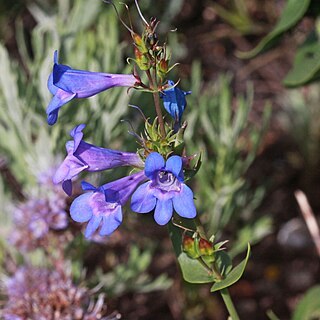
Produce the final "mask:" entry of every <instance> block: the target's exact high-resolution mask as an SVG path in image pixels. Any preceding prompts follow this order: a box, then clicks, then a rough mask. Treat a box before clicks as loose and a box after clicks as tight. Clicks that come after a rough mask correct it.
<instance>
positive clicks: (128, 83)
mask: <svg viewBox="0 0 320 320" xmlns="http://www.w3.org/2000/svg"><path fill="white" fill-rule="evenodd" d="M136 82H139V81H137V79H136V78H135V76H134V75H132V74H111V73H100V72H91V71H84V70H75V69H72V68H70V67H69V66H66V65H63V64H59V63H58V52H57V51H55V52H54V65H53V71H52V73H51V74H50V76H49V79H48V88H49V90H50V92H51V93H52V94H53V95H54V96H53V98H52V100H51V101H50V103H49V106H48V108H47V117H48V119H47V120H48V124H49V125H53V124H55V123H56V121H57V119H58V112H59V109H60V108H61V107H62V106H63V105H64V104H66V103H67V102H69V101H70V100H72V99H74V98H89V97H91V96H93V95H95V94H97V93H100V92H102V91H105V90H108V89H110V88H113V87H133V86H134V85H135V84H136Z"/></svg>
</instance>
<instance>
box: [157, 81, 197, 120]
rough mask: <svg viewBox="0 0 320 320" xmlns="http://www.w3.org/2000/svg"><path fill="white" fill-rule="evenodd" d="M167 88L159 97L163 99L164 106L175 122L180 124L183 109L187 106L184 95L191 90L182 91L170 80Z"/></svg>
mask: <svg viewBox="0 0 320 320" xmlns="http://www.w3.org/2000/svg"><path fill="white" fill-rule="evenodd" d="M168 85H169V88H168V89H166V90H164V91H163V93H162V94H161V95H160V97H161V98H162V100H163V105H164V108H165V109H166V110H167V112H168V113H169V114H170V115H171V117H172V118H173V119H174V120H175V122H176V123H177V124H179V125H180V124H181V118H182V114H183V111H184V109H185V108H186V106H187V101H186V98H185V96H186V95H188V94H190V93H191V91H187V92H186V91H183V90H181V89H179V88H178V87H176V86H175V84H174V82H173V81H172V80H168Z"/></svg>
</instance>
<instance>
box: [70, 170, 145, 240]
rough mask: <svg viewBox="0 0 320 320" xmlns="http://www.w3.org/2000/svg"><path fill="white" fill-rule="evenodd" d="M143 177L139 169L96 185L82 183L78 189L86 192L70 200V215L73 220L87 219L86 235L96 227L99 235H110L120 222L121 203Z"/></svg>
mask: <svg viewBox="0 0 320 320" xmlns="http://www.w3.org/2000/svg"><path fill="white" fill-rule="evenodd" d="M145 180H146V176H145V175H144V172H143V171H140V172H138V173H135V174H132V175H130V176H127V177H124V178H121V179H119V180H116V181H112V182H109V183H107V184H105V185H103V186H101V187H99V188H95V187H94V186H92V185H90V184H89V183H87V182H83V183H82V188H83V190H88V192H87V193H84V194H82V195H81V196H79V197H77V198H76V199H75V200H74V201H73V202H72V204H71V207H70V215H71V218H72V219H73V220H74V221H77V222H82V223H83V222H88V225H87V227H86V230H85V236H86V237H87V238H89V237H91V236H92V235H93V233H94V232H95V231H96V230H97V229H98V228H99V227H100V230H99V234H100V235H101V236H106V235H110V234H111V233H112V232H114V231H115V230H116V229H117V228H118V226H119V225H120V224H121V222H122V206H123V205H124V204H125V203H126V202H127V201H128V199H129V198H130V196H131V194H132V192H133V191H134V190H135V189H136V188H137V186H138V185H139V184H140V183H141V182H143V181H145Z"/></svg>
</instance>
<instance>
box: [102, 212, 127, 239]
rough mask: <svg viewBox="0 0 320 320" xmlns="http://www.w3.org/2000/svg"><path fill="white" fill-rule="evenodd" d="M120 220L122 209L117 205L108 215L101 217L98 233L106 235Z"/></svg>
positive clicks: (113, 229)
mask: <svg viewBox="0 0 320 320" xmlns="http://www.w3.org/2000/svg"><path fill="white" fill-rule="evenodd" d="M121 222H122V209H121V206H117V207H116V209H115V210H114V211H113V212H112V213H110V214H109V215H104V216H103V217H102V226H101V229H100V232H99V234H100V235H101V236H108V235H110V234H111V233H112V232H114V231H115V230H116V229H117V228H118V227H119V225H120V224H121Z"/></svg>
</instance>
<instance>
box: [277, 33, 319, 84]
mask: <svg viewBox="0 0 320 320" xmlns="http://www.w3.org/2000/svg"><path fill="white" fill-rule="evenodd" d="M319 72H320V43H319V42H318V39H317V38H316V36H315V34H314V33H313V34H311V35H310V36H309V37H308V39H307V40H306V41H305V42H304V43H303V45H302V46H301V47H300V48H299V49H298V50H297V52H296V56H295V58H294V62H293V68H292V69H291V70H290V71H289V73H288V74H287V76H286V77H285V79H284V80H283V83H284V85H286V86H288V87H296V86H301V85H304V84H306V83H308V82H311V81H313V80H316V79H317V78H319Z"/></svg>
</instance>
